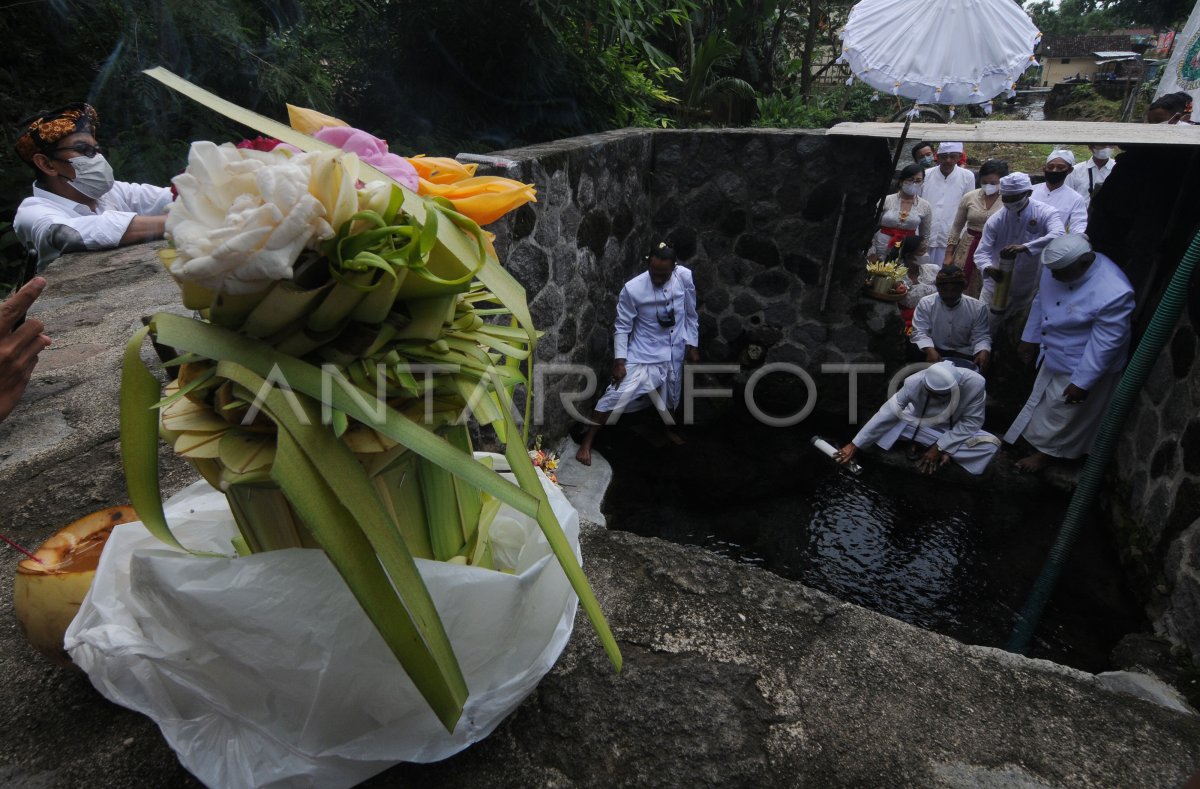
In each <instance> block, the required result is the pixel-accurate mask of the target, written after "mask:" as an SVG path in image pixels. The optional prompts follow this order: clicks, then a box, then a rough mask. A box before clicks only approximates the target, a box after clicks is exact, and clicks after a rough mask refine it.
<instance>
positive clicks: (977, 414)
mask: <svg viewBox="0 0 1200 789" xmlns="http://www.w3.org/2000/svg"><path fill="white" fill-rule="evenodd" d="M947 364H949V363H947ZM950 366H951V368H952V369H951V372H953V373H954V377H955V378H956V379H958V398H957V402H954V409H953V410H952V411H950V413H945V412H946V411H948V410H949V405H950V403H951V402H953V399H952V398H931V397H930V394H929V390H928V389H926V388H925V371H924V370H922V371H921V372H919V373H913V374H912V375H910V376H908V377H907V378H905V379H904V385H903V386H901V387H900V388H899V389H898V390H896V394H894V395H892V399H890V400H888V401H887V402H886V403H884V404H883V407H881V408H880V409H879V411H878V412H876V414H875V416H873V417H871V419H870V421H868V422H867V423H866V424H865V425H863V428H862V430H860V431H858V435H856V436H855V437H854V441H853V444H854V446H856V447H865V446H869V445H871V444H874V443H876V442H878V441H879V439H880V438H882V437H883V436H884V435H886V434H887V432H888V431H889V430H891V429H892V428H894V427H895V426H896V423H897V422H899V421H901V420H903V419H904V416H902V414H903V415H906V416H908V418H909V421H911V420H915V419H926V420H930V422H928V423H926V424H925V425H924V426H925V427H926V428H931V429H933V430H935V431H936V430H941V431H944V432H943V433H942V435H941V436H940V437H939V438H938V440H937V447H938V449H940V450H942V451H943V452H948V453H951V454H953V453H954V451H955V450H956V449H958V448H959V447H960V446H961V445H962V444H963V442H965V441H967V440H968V439H970V438H972V437H974V436H975V435H977V434H978V433H979V431H981V430H983V417H984V410H985V407H986V405H987V390H986V386H987V384H986V382H985V381H984V379H983V376H982V375H980V374H979V373H976V372H973V371H971V370H968V369H966V368H965V367H953V366H952V365H950Z"/></svg>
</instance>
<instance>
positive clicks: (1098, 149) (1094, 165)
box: [1067, 142, 1117, 204]
mask: <svg viewBox="0 0 1200 789" xmlns="http://www.w3.org/2000/svg"><path fill="white" fill-rule="evenodd" d="M1088 148H1089V149H1090V150H1091V152H1092V155H1091V156H1090V157H1089V158H1088V160H1087V161H1086V162H1080V163H1079V164H1077V165H1075V167H1074V169H1073V170H1072V171H1071V174H1070V175H1068V176H1067V186H1069V187H1071V188H1072V189H1074V190H1075V191H1076V192H1078V193H1079V196H1080V197H1082V198H1083V200H1084V203H1085V204H1087V203H1091V201H1092V194H1093V193H1094V192H1095V191H1096V190H1097V189H1099V188H1100V184H1102V183H1104V179H1106V178H1108V174H1109V173H1111V172H1112V171H1113V168H1114V167H1116V166H1117V161H1116V160H1115V159H1113V158H1112V155H1113V146H1112V143H1107V142H1105V143H1092V144H1091V145H1089V146H1088Z"/></svg>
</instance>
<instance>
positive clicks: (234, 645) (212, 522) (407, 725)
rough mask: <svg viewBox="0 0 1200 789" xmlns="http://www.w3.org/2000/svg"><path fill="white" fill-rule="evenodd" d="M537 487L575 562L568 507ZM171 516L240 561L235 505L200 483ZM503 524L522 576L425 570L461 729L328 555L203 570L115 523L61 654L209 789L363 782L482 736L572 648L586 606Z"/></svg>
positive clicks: (504, 512)
mask: <svg viewBox="0 0 1200 789" xmlns="http://www.w3.org/2000/svg"><path fill="white" fill-rule="evenodd" d="M495 457H496V460H497V465H498V466H499V465H500V464H503V462H504V460H503V458H500V457H499V456H495ZM542 484H543V485H544V486H545V488H546V490H547V493H548V494H549V498H550V503H551V504H552V506H553V509H554V512H555V514H556V515H557V516H558V520H559V523H560V524H561V525H562V527H563V530H564V532H565V533H566V535H567V538H568V540H569V541H570V543H571V545H572V547H573V549H574V551H575V553H576V556H578V555H579V519H578V517H577V515H576V513H575V510H574V508H573V507H572V506H571V505H570V503H568V502H567V500H566V498H565V497H564V496H563V495H562V493H561V492H560V491H559V490H558V488H556V487H554V486H553V485H552V484H550V483H549V482H548V481H546V480H545V479H544V478H543V483H542ZM166 512H167V519H168V521H169V522H170V524H171V529H172V531H173V532H174V533H175V534H176V535H177V536H178V537H179V539H180V541H181V542H182V543H183V544H184V545H186V546H188V547H189V548H192V549H199V550H213V551H220V552H223V553H229V552H230V548H229V545H230V543H229V540H230V538H231V537H232V536H233V535H234V534H235V529H236V527H235V526H234V523H233V518H232V516H231V515H230V512H229V506H228V504H227V503H226V500H225V497H224V495H222V494H220V493H217V492H215V491H214V490H213V489H212V488H211V487H209V486H208V485H207V484H206V483H204V482H198V483H196V484H194V485H192V486H191V487H189V488H187V489H186V490H184V491H182V492H181V493H179V494H178V495H176V496H174V497H173V498H171V499H170V500H169V501H168V502H167V505H166ZM493 528H494V529H496V530H497V534H496V537H497V543H498V545H497V547H496V550H497V551H502V552H506V553H507V554H508V556H510V557H513V558H515V559H516V563H515V564H516V569H517V572H516V574H515V575H509V574H505V573H501V572H496V571H492V570H484V569H480V568H475V567H464V566H460V565H451V564H446V563H443V562H433V561H425V560H417V566H418V569H419V571H420V573H421V577H422V578H423V579H424V580H425V584H426V585H427V586H428V587H429V592H430V594H431V595H432V596H433V601H434V604H435V605H436V607H437V610H438V613H439V614H440V615H441V617H442V621H443V622H444V623H445V626H446V630H447V632H448V634H449V636H450V642H451V644H452V645H453V647H454V653H455V655H456V656H457V657H458V661H459V665H460V666H461V667H462V671H463V674H464V676H465V677H466V681H467V687H468V689H469V691H470V698H469V699H468V700H467V704H466V707H465V709H464V711H463V715H462V718H461V720H460V721H459V723H458V726H457V727H456V728H455V731H454V733H453V734H450V733H448V732H446V730H445V728H443V727H442V725H441V723H440V722H439V721H438V720H437V718H436V716H434V714H433V713H432V712H431V711H430V709H429V707H428V705H427V704H426V703H425V700H424V699H423V698H422V697H421V696H420V694H419V693H418V692H417V690H416V688H415V687H414V686H413V684H412V682H411V681H410V680H409V678H408V675H406V674H405V673H404V670H403V669H402V668H401V667H400V664H399V663H398V662H397V660H396V658H395V657H394V656H393V655H392V653H391V651H390V650H389V649H388V647H387V645H386V644H385V643H384V641H383V639H382V638H381V637H380V636H379V634H378V633H377V632H376V630H375V628H374V626H373V625H372V624H371V623H370V621H369V620H368V619H367V617H366V615H365V614H364V613H363V612H362V609H361V608H360V607H359V605H358V603H357V601H355V599H354V597H353V595H351V593H350V591H349V589H347V587H346V585H345V582H344V581H343V580H342V578H341V576H339V575H338V573H337V571H336V570H335V569H334V567H333V565H332V564H331V563H330V562H329V560H328V559H327V558H326V556H325V554H324V553H323V552H321V551H314V550H301V549H291V550H285V551H272V552H269V553H262V554H257V555H254V556H246V557H242V558H231V559H210V558H200V557H195V556H190V555H188V554H184V553H181V552H178V551H175V550H172V549H170V548H168V547H167V546H165V545H163V544H162V543H161V542H159V541H158V540H157V539H155V538H154V537H153V536H151V535H150V534H149V532H147V531H146V529H145V527H143V526H142V524H141V523H130V524H126V525H123V526H118V527H117V528H116V529H115V530H114V531H113V534H112V537H111V538H110V539H109V541H108V544H107V546H106V547H105V549H104V553H103V554H102V556H101V560H100V565H99V567H98V569H97V571H96V578H95V581H94V583H93V584H92V588H91V591H90V592H89V593H88V595H87V598H86V599H85V600H84V602H83V606H82V607H81V608H80V611H79V614H78V616H76V618H75V620H74V621H73V622H72V623H71V626H70V628H68V630H67V634H66V639H65V644H66V648H67V650H68V651H69V652H70V654H71V658H72V660H74V661H75V663H76V664H77V665H78V666H79V667H80V668H82V669H83V670H84V671H86V672H87V674H88V676H89V677H90V678H91V681H92V684H93V685H95V687H96V688H97V689H98V690H99V691H100V692H101V693H102V694H103V695H104V696H106V697H107V698H108V699H110V700H111V701H114V702H116V703H117V704H120V705H122V706H125V707H129V708H131V709H134V710H137V711H139V712H142V713H144V714H146V715H148V716H149V717H150V718H152V719H153V720H154V721H155V723H157V724H158V725H159V728H160V729H162V733H163V736H164V737H165V738H166V740H167V742H168V743H169V744H170V745H171V747H172V748H173V749H174V750H175V752H176V753H177V754H178V755H179V760H180V762H182V764H183V766H184V767H186V768H187V769H188V770H189V771H190V772H192V774H194V775H195V776H196V777H197V778H199V779H200V780H201V781H203V782H204V783H205V784H207V785H208V786H212V787H222V788H223V789H224V788H225V787H250V786H254V787H261V786H275V787H284V786H287V787H301V786H305V787H307V786H311V787H322V788H324V787H342V786H353V785H354V784H357V783H359V782H360V781H363V780H365V779H367V778H369V777H370V776H372V775H374V774H376V773H378V772H381V771H382V770H384V769H386V768H388V767H390V766H392V765H394V764H396V763H398V762H401V761H413V762H432V761H437V760H440V759H444V758H446V757H448V756H450V755H452V754H454V753H457V752H458V751H460V750H462V749H463V748H466V747H467V746H468V745H470V744H471V743H474V742H477V741H478V740H481V739H483V738H484V737H486V736H487V735H488V734H490V733H491V732H492V730H493V729H495V728H496V726H497V725H498V724H499V723H500V721H501V720H503V719H504V718H505V717H506V716H507V715H508V714H509V713H510V712H512V711H513V710H514V709H516V707H517V706H518V705H519V704H520V702H521V700H522V699H524V698H525V697H526V696H527V695H528V694H529V693H530V692H532V691H533V689H534V687H536V685H537V683H538V682H539V681H540V680H541V678H542V677H543V676H545V674H546V673H547V672H548V671H549V670H550V668H551V666H553V665H554V662H555V661H556V660H557V659H558V656H559V655H560V654H561V652H562V650H563V648H564V647H565V646H566V644H567V640H568V639H569V638H570V635H571V629H572V627H573V625H574V620H575V608H576V604H577V602H578V601H577V598H576V596H575V593H574V592H573V591H572V590H571V587H570V584H569V583H568V581H567V579H566V576H565V575H564V573H563V571H562V569H561V568H560V567H559V565H558V562H557V561H556V560H555V558H554V556H553V554H552V553H551V552H550V548H549V545H548V544H547V543H546V541H545V538H544V537H543V536H542V534H541V531H540V530H539V528H538V526H537V524H536V523H535V522H534V521H533V520H532V519H530V518H527V517H525V516H524V515H521V514H520V513H517V512H516V511H514V510H512V509H511V508H509V507H507V506H505V507H502V508H501V510H500V513H499V515H497V520H496V523H495V524H494V526H493Z"/></svg>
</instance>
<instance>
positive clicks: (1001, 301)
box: [991, 252, 1017, 313]
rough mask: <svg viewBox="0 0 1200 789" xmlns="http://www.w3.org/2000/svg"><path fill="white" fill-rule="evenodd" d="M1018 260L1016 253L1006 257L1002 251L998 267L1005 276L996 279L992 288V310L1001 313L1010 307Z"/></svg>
mask: <svg viewBox="0 0 1200 789" xmlns="http://www.w3.org/2000/svg"><path fill="white" fill-rule="evenodd" d="M1016 262H1017V261H1016V256H1015V255H1014V256H1013V257H1005V256H1004V253H1003V252H1001V253H1000V259H999V260H998V261H997V263H996V269H997V270H998V271H999V272H1000V273H1001V274H1002V275H1003V276H1001V277H1000V279H999V280H997V281H996V286H995V289H994V290H992V303H991V309H992V312H995V313H1001V312H1004V311H1005V310H1006V309H1008V292H1009V290H1010V289H1011V288H1012V280H1013V265H1014V264H1015V263H1016Z"/></svg>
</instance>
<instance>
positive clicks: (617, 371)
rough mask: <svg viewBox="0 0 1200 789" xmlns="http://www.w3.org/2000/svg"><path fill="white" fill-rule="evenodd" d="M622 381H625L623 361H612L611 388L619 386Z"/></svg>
mask: <svg viewBox="0 0 1200 789" xmlns="http://www.w3.org/2000/svg"><path fill="white" fill-rule="evenodd" d="M624 380H625V360H624V359H613V373H612V382H613V386H620V385H621V382H622V381H624Z"/></svg>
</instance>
